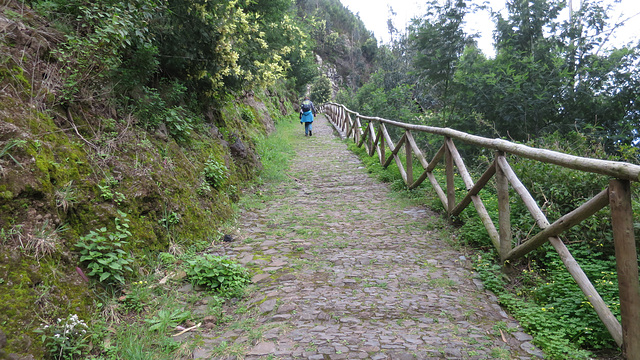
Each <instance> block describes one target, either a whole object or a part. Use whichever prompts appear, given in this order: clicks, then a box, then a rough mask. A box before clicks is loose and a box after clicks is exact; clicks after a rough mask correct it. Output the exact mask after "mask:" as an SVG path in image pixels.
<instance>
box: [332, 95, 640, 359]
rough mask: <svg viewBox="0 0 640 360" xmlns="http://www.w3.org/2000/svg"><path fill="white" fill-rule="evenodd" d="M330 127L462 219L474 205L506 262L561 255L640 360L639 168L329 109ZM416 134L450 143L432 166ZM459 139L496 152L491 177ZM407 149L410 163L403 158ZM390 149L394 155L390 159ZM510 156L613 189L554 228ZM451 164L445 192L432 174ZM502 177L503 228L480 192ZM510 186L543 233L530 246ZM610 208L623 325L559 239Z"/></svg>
mask: <svg viewBox="0 0 640 360" xmlns="http://www.w3.org/2000/svg"><path fill="white" fill-rule="evenodd" d="M321 111H323V112H324V113H325V114H326V115H327V117H328V118H329V120H330V122H331V123H332V124H333V125H334V127H335V128H336V129H337V130H338V131H339V132H340V133H341V135H342V136H343V138H353V141H354V142H355V143H356V144H357V145H358V147H363V146H364V148H365V149H366V151H367V153H368V154H369V156H374V155H376V156H377V157H378V159H379V160H380V164H382V166H384V167H385V168H386V167H387V166H389V165H390V164H391V162H392V161H394V162H395V163H396V165H397V166H398V169H399V170H400V174H401V176H402V179H403V180H404V182H405V184H406V185H407V186H408V187H409V188H410V189H413V188H416V187H418V186H419V185H420V184H422V183H423V182H424V181H425V180H426V179H428V180H429V182H430V183H431V186H432V187H433V188H434V190H435V192H436V194H437V196H438V198H439V199H440V201H441V202H442V204H443V206H444V208H445V209H446V211H447V213H448V214H449V215H452V216H457V215H459V214H460V213H461V212H462V211H463V210H464V209H465V208H466V207H467V206H468V205H469V204H470V203H473V205H474V207H475V209H476V211H477V212H478V215H479V216H480V219H481V221H482V223H483V224H484V226H485V228H486V229H487V232H488V233H489V237H490V238H491V241H492V243H493V245H494V247H495V248H496V249H497V251H498V253H499V254H500V257H501V259H502V261H509V260H514V259H518V258H520V257H523V256H524V255H526V254H528V253H529V252H531V251H532V250H535V249H537V248H538V247H540V246H541V245H543V244H544V243H546V242H547V241H548V242H549V243H550V244H551V245H552V246H553V247H554V249H555V250H556V251H557V252H558V254H559V255H560V258H561V259H562V262H563V263H564V265H565V267H566V268H567V271H569V273H570V274H571V276H572V277H573V278H574V280H575V281H576V283H577V284H578V286H579V287H580V289H581V290H582V292H583V293H584V295H585V296H586V298H587V299H588V301H589V302H590V303H591V304H592V305H593V308H594V309H595V311H596V313H597V314H598V317H599V318H600V319H601V320H602V322H603V323H604V325H605V327H606V328H607V330H608V331H609V333H610V334H611V336H612V337H613V339H614V340H615V341H616V343H617V344H618V346H620V347H621V348H622V350H623V354H624V355H625V356H626V358H627V359H633V360H640V280H639V278H638V257H637V249H636V244H635V237H634V232H633V212H632V209H631V192H630V182H631V181H639V180H640V179H639V176H640V166H637V165H633V164H630V163H625V162H618V161H608V160H599V159H591V158H585V157H579V156H573V155H567V154H563V153H560V152H556V151H550V150H545V149H536V148H532V147H529V146H525V145H520V144H515V143H512V142H509V141H506V140H501V139H488V138H483V137H480V136H475V135H470V134H467V133H464V132H461V131H457V130H453V129H449V128H438V127H432V126H422V125H413V124H405V123H401V122H397V121H393V120H387V119H383V118H378V117H369V116H362V115H360V114H358V113H357V112H354V111H351V110H349V109H347V108H346V107H345V106H343V105H340V104H335V103H327V104H324V105H323V106H322V107H321ZM387 126H393V127H396V128H398V129H401V131H403V134H402V136H401V137H400V139H399V140H398V142H397V143H395V144H394V142H393V140H392V139H391V136H390V135H389V131H388V130H387ZM412 132H425V133H429V134H435V135H440V136H442V137H443V143H442V147H440V149H439V151H438V152H437V153H436V154H435V156H434V157H433V159H431V161H430V162H429V161H427V159H426V158H425V156H424V155H423V153H422V151H421V150H420V149H419V148H418V146H417V144H416V141H415V140H414V138H413V135H412ZM454 140H459V141H462V142H465V143H467V144H471V145H475V146H478V147H481V148H485V149H492V150H495V157H494V160H493V162H492V164H491V165H490V166H489V167H488V168H487V170H486V171H485V172H484V174H483V175H482V176H481V177H480V178H479V179H478V181H476V182H474V181H473V179H472V178H471V176H470V174H469V172H468V171H467V169H466V166H465V164H464V161H463V158H462V157H461V156H460V153H459V152H458V150H457V149H456V146H455V144H454ZM403 147H404V161H405V163H404V164H403V162H402V161H403V157H402V156H401V155H400V154H401V150H402V148H403ZM387 149H388V151H389V152H390V153H391V156H390V157H389V158H387V157H386V155H387V153H386V152H387ZM505 154H511V155H516V156H520V157H524V158H528V159H533V160H537V161H540V162H545V163H550V164H555V165H559V166H563V167H566V168H570V169H574V170H580V171H584V172H592V173H596V174H602V175H607V176H609V177H611V180H610V182H609V187H608V188H607V189H605V190H603V191H602V192H600V193H599V194H597V195H596V196H594V197H593V198H592V199H590V200H589V201H587V202H586V203H584V204H582V205H581V206H579V207H578V208H576V209H575V210H573V211H571V212H569V213H567V214H565V215H563V216H562V217H560V218H559V219H558V220H556V221H555V222H554V223H552V224H551V223H549V221H548V220H547V218H546V216H545V215H544V213H543V212H542V210H540V207H539V206H538V204H537V203H536V201H535V200H534V199H533V197H532V196H531V194H530V193H529V191H528V190H527V189H526V187H525V186H524V185H523V184H522V183H521V182H520V180H519V179H518V177H517V175H516V174H515V172H514V171H513V170H512V169H511V167H510V166H509V163H508V162H507V158H506V156H505ZM414 158H415V159H417V160H418V163H419V164H420V165H421V166H422V168H423V169H424V172H423V173H422V174H420V175H419V176H418V177H417V178H414V174H413V168H414V166H413V160H414ZM441 161H444V167H445V176H446V186H445V188H444V190H443V188H442V187H441V186H440V184H439V182H438V180H437V179H436V177H435V175H434V174H433V170H434V169H435V167H436V166H437V165H438V164H439V163H440V162H441ZM455 168H457V172H458V174H459V176H460V177H461V178H462V181H463V182H464V184H465V187H466V191H467V193H466V195H465V196H464V198H463V199H462V200H461V201H459V202H458V203H457V204H456V194H455V186H454V180H455V176H456V175H455V172H456V171H455ZM494 176H495V178H496V181H495V182H496V193H497V197H498V227H497V228H498V229H500V230H499V231H498V230H496V229H497V228H496V226H495V224H494V223H493V220H492V219H491V217H490V216H489V213H488V212H487V210H486V208H485V206H484V204H483V202H482V200H481V198H480V197H479V196H478V193H479V192H480V190H481V189H482V188H484V187H485V186H486V185H487V184H488V182H489V180H490V179H491V178H492V177H494ZM509 185H511V187H512V188H513V190H514V191H515V193H516V194H518V196H519V197H520V198H521V199H522V201H523V203H524V204H525V206H526V207H527V209H528V210H529V212H530V214H531V216H532V217H533V219H534V220H535V222H536V224H537V225H538V227H539V228H540V231H539V232H538V233H537V234H536V235H534V236H532V237H531V238H529V239H523V240H524V241H522V242H521V243H520V245H518V246H516V247H512V233H511V221H510V208H509ZM607 205H608V206H609V207H610V209H611V224H612V226H613V237H614V245H615V252H616V264H617V265H616V266H617V274H618V283H619V286H618V288H619V293H620V312H621V318H622V322H621V323H620V322H619V321H618V320H617V319H616V317H615V316H614V315H613V313H612V312H611V310H609V307H608V306H607V305H606V304H605V302H604V301H603V299H602V297H601V296H600V294H598V292H597V291H596V289H595V288H594V286H593V285H592V284H591V282H590V281H589V279H588V278H587V276H586V274H585V273H584V271H583V270H582V269H581V268H580V266H579V265H578V263H577V262H576V260H575V259H574V258H573V256H572V255H571V253H570V252H569V250H568V249H567V247H566V246H565V245H564V243H563V242H562V240H561V239H560V238H559V235H560V234H561V233H562V232H564V231H566V230H568V229H569V228H571V227H573V226H574V225H577V224H579V223H580V222H582V221H583V220H585V219H586V218H588V217H589V216H591V215H593V214H595V213H596V212H598V211H599V210H601V209H603V208H604V207H606V206H607Z"/></svg>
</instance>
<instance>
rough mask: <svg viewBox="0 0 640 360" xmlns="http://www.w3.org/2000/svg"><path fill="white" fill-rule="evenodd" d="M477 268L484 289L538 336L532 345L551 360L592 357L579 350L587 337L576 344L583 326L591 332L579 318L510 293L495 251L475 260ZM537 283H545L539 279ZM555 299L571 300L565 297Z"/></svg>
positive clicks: (525, 327) (575, 294)
mask: <svg viewBox="0 0 640 360" xmlns="http://www.w3.org/2000/svg"><path fill="white" fill-rule="evenodd" d="M474 268H475V269H476V271H477V272H478V275H479V276H480V278H481V279H482V282H483V283H484V286H485V287H486V288H487V289H488V290H490V291H492V292H494V293H495V294H496V295H497V296H498V299H499V301H500V304H501V305H502V306H504V307H505V308H507V310H509V312H511V313H512V314H513V315H514V316H515V317H516V319H518V321H519V322H520V325H522V327H523V328H524V329H525V330H526V331H527V332H530V333H533V334H534V335H535V336H534V341H533V342H534V343H535V344H536V345H537V346H538V347H540V348H541V349H542V350H543V351H544V352H545V354H546V355H548V356H549V357H550V358H551V359H588V358H589V356H590V355H591V354H590V353H589V352H588V351H586V350H581V349H579V345H580V344H581V343H582V341H584V338H581V339H580V340H582V341H575V340H576V339H577V338H578V337H580V336H581V335H582V334H581V332H580V327H581V326H585V327H583V329H584V330H585V331H588V329H587V328H586V324H584V323H581V322H580V320H579V319H576V318H569V317H567V315H566V314H562V315H564V316H562V315H560V314H558V313H557V310H558V309H557V308H556V307H554V306H553V305H549V304H547V305H546V306H545V305H540V304H538V303H536V302H534V301H531V300H527V299H526V298H524V299H523V298H522V297H521V296H520V295H522V294H521V293H519V294H514V293H513V292H510V291H509V288H510V284H509V283H508V279H507V278H506V276H505V275H504V274H503V273H502V267H501V265H500V264H499V262H498V261H497V259H496V258H495V252H493V251H492V252H491V253H490V254H489V255H488V256H479V257H478V258H477V259H476V261H475V264H474ZM567 275H568V274H567ZM536 281H538V282H539V281H542V280H540V278H538V280H536ZM564 284H566V283H564ZM576 287H577V286H576ZM533 289H535V287H533ZM576 296H582V297H583V298H584V296H583V295H582V292H580V291H579V290H578V292H577V293H574V295H573V297H576ZM555 300H556V301H572V300H567V299H566V298H564V299H555ZM583 301H584V299H583V300H579V301H578V303H582V302H583ZM558 315H560V316H558ZM596 320H597V318H596ZM576 330H577V334H576Z"/></svg>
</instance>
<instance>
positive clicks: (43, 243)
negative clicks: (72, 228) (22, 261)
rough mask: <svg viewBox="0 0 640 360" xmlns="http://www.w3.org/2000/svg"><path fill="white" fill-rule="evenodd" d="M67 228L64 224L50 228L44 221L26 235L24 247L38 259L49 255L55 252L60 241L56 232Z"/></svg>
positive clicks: (58, 232)
mask: <svg viewBox="0 0 640 360" xmlns="http://www.w3.org/2000/svg"><path fill="white" fill-rule="evenodd" d="M67 229H68V227H67V225H66V224H63V225H60V226H58V227H56V228H55V229H52V228H51V227H50V226H49V222H48V221H45V222H44V223H43V224H42V225H41V226H40V227H38V228H36V229H35V230H34V232H33V234H30V235H27V236H26V244H24V249H25V250H27V251H29V252H30V253H32V254H33V256H35V258H36V259H37V260H40V259H42V258H43V257H45V256H49V255H51V254H53V253H55V252H56V249H57V247H58V244H59V242H60V240H59V236H58V234H60V233H62V232H64V231H66V230H67ZM20 239H21V238H20Z"/></svg>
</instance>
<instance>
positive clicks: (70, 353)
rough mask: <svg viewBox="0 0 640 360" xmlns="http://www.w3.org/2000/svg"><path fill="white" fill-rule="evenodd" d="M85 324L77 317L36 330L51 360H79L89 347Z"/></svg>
mask: <svg viewBox="0 0 640 360" xmlns="http://www.w3.org/2000/svg"><path fill="white" fill-rule="evenodd" d="M88 328H89V327H88V326H87V324H86V323H85V322H84V321H83V320H79V319H78V315H76V314H73V315H69V316H67V318H66V319H58V321H57V322H56V323H55V324H53V325H45V326H44V327H43V328H42V329H38V330H36V332H39V333H41V334H42V342H43V343H44V346H45V347H46V349H47V353H48V355H49V357H50V358H51V359H63V360H66V359H79V358H80V357H81V356H82V352H83V350H84V349H85V348H86V347H87V346H88V345H89V336H88V335H87V330H88Z"/></svg>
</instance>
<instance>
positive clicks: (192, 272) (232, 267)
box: [186, 254, 250, 293]
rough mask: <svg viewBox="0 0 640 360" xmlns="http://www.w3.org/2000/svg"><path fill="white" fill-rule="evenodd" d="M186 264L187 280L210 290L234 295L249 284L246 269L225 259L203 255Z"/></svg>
mask: <svg viewBox="0 0 640 360" xmlns="http://www.w3.org/2000/svg"><path fill="white" fill-rule="evenodd" d="M186 262H187V265H188V267H187V269H186V273H187V276H188V277H189V279H190V280H191V281H192V282H193V283H194V284H197V285H200V286H203V287H206V288H208V289H210V290H214V291H220V292H228V293H234V292H238V291H242V289H243V288H244V287H245V286H246V285H247V284H249V283H250V277H249V272H248V271H247V269H246V268H244V267H243V266H242V265H240V264H238V263H237V262H235V261H233V260H231V259H229V258H227V257H223V256H213V255H210V254H205V255H200V256H196V257H195V258H193V259H191V260H187V261H186Z"/></svg>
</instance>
